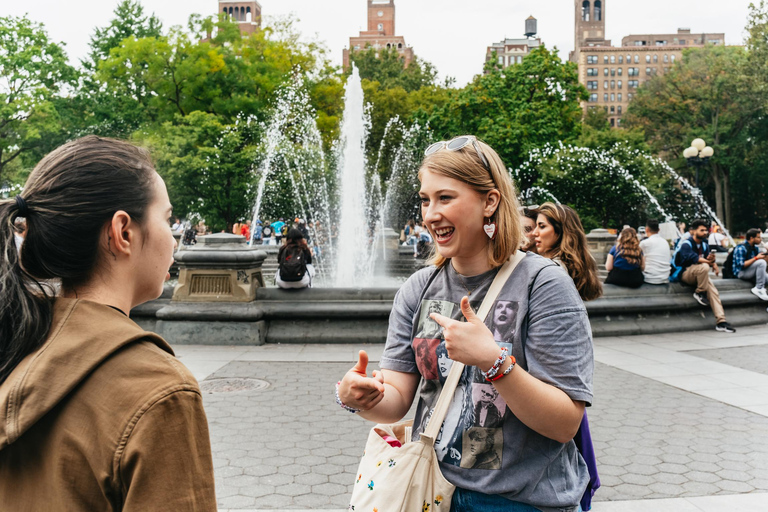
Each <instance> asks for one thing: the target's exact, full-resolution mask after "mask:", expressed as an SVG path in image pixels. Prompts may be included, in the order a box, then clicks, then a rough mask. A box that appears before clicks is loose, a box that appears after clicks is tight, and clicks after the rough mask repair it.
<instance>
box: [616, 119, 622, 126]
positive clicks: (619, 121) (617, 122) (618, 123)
mask: <svg viewBox="0 0 768 512" xmlns="http://www.w3.org/2000/svg"><path fill="white" fill-rule="evenodd" d="M616 126H621V118H618V119H617V120H616Z"/></svg>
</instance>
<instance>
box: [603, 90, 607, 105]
mask: <svg viewBox="0 0 768 512" xmlns="http://www.w3.org/2000/svg"><path fill="white" fill-rule="evenodd" d="M603 101H604V102H606V103H608V93H607V92H606V93H604V94H603Z"/></svg>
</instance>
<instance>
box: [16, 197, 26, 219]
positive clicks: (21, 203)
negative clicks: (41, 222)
mask: <svg viewBox="0 0 768 512" xmlns="http://www.w3.org/2000/svg"><path fill="white" fill-rule="evenodd" d="M16 206H18V207H19V217H25V218H26V217H27V216H28V215H29V209H28V208H27V202H26V201H25V200H24V198H23V197H21V195H18V196H16Z"/></svg>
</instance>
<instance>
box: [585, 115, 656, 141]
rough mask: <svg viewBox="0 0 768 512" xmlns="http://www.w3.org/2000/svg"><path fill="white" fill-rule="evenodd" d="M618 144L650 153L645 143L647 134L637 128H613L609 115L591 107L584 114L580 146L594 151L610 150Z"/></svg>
mask: <svg viewBox="0 0 768 512" xmlns="http://www.w3.org/2000/svg"><path fill="white" fill-rule="evenodd" d="M616 144H623V145H625V146H628V147H631V148H634V149H637V150H639V151H644V152H649V151H650V148H649V147H648V145H647V144H646V143H645V134H644V133H643V131H642V130H640V129H638V128H635V129H632V130H628V129H625V128H611V127H610V125H609V124H608V113H607V112H606V111H605V109H603V108H599V107H590V108H588V109H587V111H586V112H585V114H584V121H583V124H582V127H581V135H580V136H579V145H580V146H582V147H585V148H592V149H610V148H613V147H614V146H616Z"/></svg>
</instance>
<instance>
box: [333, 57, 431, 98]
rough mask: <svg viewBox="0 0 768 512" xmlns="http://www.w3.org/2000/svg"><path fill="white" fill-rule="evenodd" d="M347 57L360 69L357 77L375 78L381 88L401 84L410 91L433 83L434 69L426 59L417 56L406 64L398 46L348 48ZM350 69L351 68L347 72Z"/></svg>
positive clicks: (390, 87) (348, 71) (371, 79)
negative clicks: (352, 50) (359, 49)
mask: <svg viewBox="0 0 768 512" xmlns="http://www.w3.org/2000/svg"><path fill="white" fill-rule="evenodd" d="M349 60H350V61H352V63H354V65H355V66H356V67H357V69H358V71H359V72H360V78H362V79H365V80H369V81H371V82H378V83H379V85H380V86H381V88H382V89H394V88H398V87H402V88H403V89H405V91H407V92H413V91H417V90H419V89H421V88H422V87H425V86H429V85H436V83H435V79H436V78H437V70H435V68H434V66H433V65H432V64H430V63H429V62H426V61H423V60H421V59H420V58H418V57H417V56H414V57H413V60H411V62H410V63H409V64H408V66H406V65H405V57H404V56H403V55H401V54H400V52H398V51H397V48H394V47H393V48H373V47H370V46H369V47H367V48H366V49H365V50H361V51H354V52H350V54H349ZM350 72H351V67H350V69H348V70H347V73H350Z"/></svg>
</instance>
